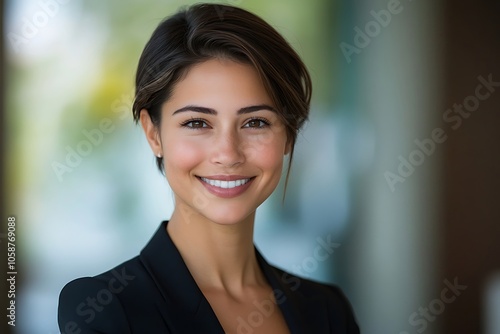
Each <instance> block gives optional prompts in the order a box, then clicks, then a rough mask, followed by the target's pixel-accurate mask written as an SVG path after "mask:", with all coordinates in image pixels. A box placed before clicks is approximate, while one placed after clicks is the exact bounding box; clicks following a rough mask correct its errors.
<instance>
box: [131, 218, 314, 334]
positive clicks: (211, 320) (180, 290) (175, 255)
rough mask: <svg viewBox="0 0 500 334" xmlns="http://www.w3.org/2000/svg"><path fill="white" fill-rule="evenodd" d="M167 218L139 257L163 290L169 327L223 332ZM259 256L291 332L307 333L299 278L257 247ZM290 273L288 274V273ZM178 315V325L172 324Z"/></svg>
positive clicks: (163, 310) (175, 329) (161, 308)
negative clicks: (169, 229) (171, 233)
mask: <svg viewBox="0 0 500 334" xmlns="http://www.w3.org/2000/svg"><path fill="white" fill-rule="evenodd" d="M167 223H168V221H164V222H162V223H161V225H160V227H159V228H158V230H157V231H156V233H155V234H154V235H153V237H152V238H151V240H150V241H149V243H148V244H147V245H146V246H145V247H144V249H143V250H142V251H141V254H140V259H141V261H142V263H143V264H144V266H145V268H146V270H147V271H148V273H149V275H150V276H151V277H152V279H153V280H154V282H155V284H156V286H157V288H158V290H159V291H160V293H161V295H162V297H163V302H164V303H162V305H158V308H159V310H160V312H161V313H162V316H163V318H164V320H165V323H166V324H167V327H169V328H170V329H171V331H172V332H174V333H224V330H223V328H222V326H221V324H220V323H219V321H218V319H217V316H216V315H215V313H214V311H213V310H212V308H211V306H210V304H209V302H208V301H207V299H206V298H205V296H204V295H203V293H202V292H201V290H200V288H199V287H198V285H197V284H196V282H195V280H194V278H193V277H192V276H191V273H190V272H189V270H188V268H187V267H186V264H185V263H184V260H183V259H182V257H181V254H180V253H179V251H178V250H177V248H176V247H175V245H174V243H173V241H172V239H171V238H170V236H169V235H168V233H167V230H166V227H167ZM255 252H256V255H257V259H258V261H259V264H260V266H261V269H262V270H263V272H264V275H265V276H266V278H267V280H268V282H269V284H270V285H271V287H272V288H273V291H275V293H280V294H282V295H283V297H284V298H280V301H281V302H278V305H279V307H280V310H281V311H282V313H283V316H284V318H285V321H286V323H287V325H288V327H289V329H290V332H291V333H305V332H306V331H305V326H304V322H303V319H302V314H301V311H300V309H301V306H302V307H303V306H304V305H305V304H306V303H307V301H306V300H305V299H304V297H303V296H301V295H300V294H298V293H296V291H295V289H294V288H296V285H294V284H291V283H295V284H297V283H298V284H300V280H299V279H298V278H296V277H294V278H295V280H296V281H294V278H292V276H290V275H288V274H286V273H284V272H282V271H280V270H278V269H276V268H274V267H272V266H271V265H269V264H268V263H267V261H266V260H265V259H264V258H263V257H262V255H261V254H260V253H259V251H258V250H257V249H256V250H255ZM286 275H288V276H286ZM172 319H175V320H174V321H173V322H175V326H174V325H172Z"/></svg>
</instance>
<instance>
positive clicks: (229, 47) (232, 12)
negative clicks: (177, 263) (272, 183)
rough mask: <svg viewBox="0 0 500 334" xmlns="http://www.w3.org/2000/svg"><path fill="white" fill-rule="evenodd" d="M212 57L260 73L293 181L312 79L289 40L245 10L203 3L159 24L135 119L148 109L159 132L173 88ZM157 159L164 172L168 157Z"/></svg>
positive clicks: (146, 56)
mask: <svg viewBox="0 0 500 334" xmlns="http://www.w3.org/2000/svg"><path fill="white" fill-rule="evenodd" d="M213 58H228V59H231V60H235V61H238V62H242V63H247V64H250V65H252V66H253V67H254V68H255V69H256V70H257V72H258V73H259V75H260V77H261V79H262V81H263V83H264V86H265V89H266V91H267V93H268V94H269V96H270V98H271V100H272V101H273V103H274V106H275V108H276V109H277V113H278V115H279V117H280V118H281V120H282V121H283V123H284V125H285V128H286V132H287V138H288V141H289V143H290V144H291V151H290V159H289V165H288V172H287V177H286V179H287V181H288V175H289V172H290V166H291V163H292V158H293V149H294V145H295V141H296V139H297V134H298V132H299V130H300V128H301V127H302V125H303V124H304V122H305V121H306V120H307V117H308V114H309V105H310V100H311V91H312V85H311V78H310V76H309V73H308V72H307V69H306V67H305V65H304V63H303V62H302V60H301V59H300V57H299V56H298V55H297V53H296V52H295V51H294V50H293V49H292V47H291V46H290V45H289V44H288V43H287V42H286V40H285V39H284V38H283V37H282V36H281V35H280V34H279V33H278V32H277V31H276V30H275V29H274V28H273V27H271V26H270V25H269V24H268V23H266V22H265V21H264V20H262V19H261V18H260V17H258V16H256V15H254V14H252V13H250V12H248V11H246V10H244V9H241V8H237V7H233V6H228V5H222V4H198V5H194V6H191V7H187V8H186V9H183V10H181V11H179V12H178V13H176V14H175V15H173V16H171V17H169V18H167V19H165V20H164V21H162V22H161V23H160V24H159V25H158V27H157V28H156V30H155V31H154V32H153V35H152V36H151V38H150V40H149V41H148V43H147V44H146V46H145V48H144V51H143V52H142V55H141V57H140V60H139V64H138V68H137V74H136V82H135V84H136V92H135V100H134V104H133V110H132V111H133V115H134V120H135V121H136V122H138V121H139V115H140V112H141V110H142V109H146V110H147V111H148V113H149V116H150V117H151V120H152V121H153V123H154V124H155V126H157V127H158V128H159V126H160V122H161V107H162V104H163V103H164V102H165V101H166V100H168V98H169V97H170V95H171V93H172V89H173V87H174V85H175V84H176V83H177V82H178V81H179V80H180V79H181V78H182V77H183V75H185V74H186V72H187V71H188V70H189V69H190V67H191V66H193V65H194V64H197V63H201V62H203V61H206V60H209V59H213ZM156 159H157V160H156V162H157V165H158V168H159V169H160V171H162V172H163V159H162V158H156ZM285 184H286V183H285Z"/></svg>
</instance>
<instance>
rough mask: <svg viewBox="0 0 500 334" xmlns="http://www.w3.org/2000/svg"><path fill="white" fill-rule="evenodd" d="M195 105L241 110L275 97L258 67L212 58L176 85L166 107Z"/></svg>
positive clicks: (196, 67)
mask: <svg viewBox="0 0 500 334" xmlns="http://www.w3.org/2000/svg"><path fill="white" fill-rule="evenodd" d="M183 104H184V105H185V104H196V105H203V106H205V107H210V108H213V109H216V110H218V109H222V110H224V109H231V108H234V109H239V108H242V107H245V106H247V105H255V104H268V105H272V100H271V98H270V97H269V95H268V94H267V91H266V89H265V87H264V84H263V82H262V80H261V78H260V76H259V73H258V72H257V70H255V68H254V67H253V66H251V65H249V64H244V63H239V62H235V61H233V60H228V59H210V60H207V61H204V62H202V63H199V64H196V65H193V66H192V67H191V68H190V69H189V70H188V71H187V73H186V74H185V75H184V76H183V77H182V79H181V80H180V81H179V82H178V83H177V84H176V85H175V86H174V88H173V90H172V94H171V97H170V99H169V100H167V103H166V107H167V108H169V109H170V108H176V107H177V108H181V107H183Z"/></svg>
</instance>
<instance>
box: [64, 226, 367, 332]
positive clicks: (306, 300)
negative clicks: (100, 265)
mask: <svg viewBox="0 0 500 334" xmlns="http://www.w3.org/2000/svg"><path fill="white" fill-rule="evenodd" d="M166 224H167V222H163V223H162V224H161V226H160V227H159V229H158V231H157V232H156V233H155V234H154V236H153V237H152V239H151V240H150V241H149V243H148V244H147V245H146V247H144V249H143V250H142V251H141V253H140V255H139V256H136V257H134V258H133V259H131V260H129V261H127V262H124V263H122V264H120V265H119V266H117V267H115V268H114V269H112V270H110V271H107V272H105V273H102V274H100V275H97V276H95V277H85V278H79V279H76V280H74V281H71V282H69V283H68V284H66V286H65V287H64V288H63V290H62V291H61V294H60V296H59V310H58V322H59V328H60V330H61V332H62V333H66V334H77V333H80V334H84V333H117V334H118V333H119V334H127V333H140V334H145V333H172V334H173V333H176V334H177V333H187V334H191V333H192V334H198V333H203V334H205V333H224V330H223V329H222V326H221V325H220V323H219V321H218V320H217V317H216V315H215V313H214V312H213V310H212V308H211V307H210V304H209V303H208V301H207V300H206V299H205V297H204V296H203V294H202V292H201V290H200V289H199V288H198V286H197V285H196V283H195V281H194V279H193V277H192V276H191V274H190V272H189V270H188V268H187V267H186V265H185V263H184V261H183V259H182V257H181V255H180V253H179V252H178V250H177V248H176V247H175V245H174V243H173V242H172V240H171V239H170V237H169V235H168V233H167V231H166ZM256 254H257V259H258V261H259V264H260V266H261V268H262V271H263V272H264V275H265V276H266V278H267V280H268V281H269V284H270V285H271V287H272V288H273V290H274V292H275V296H276V302H277V304H278V305H279V307H280V310H281V312H282V313H283V316H284V318H285V321H286V323H287V325H288V327H289V329H290V332H291V333H300V334H310V333H314V334H321V333H336V334H341V333H349V334H354V333H359V328H358V326H357V324H356V321H355V319H354V316H353V312H352V309H351V306H350V305H349V302H348V301H347V299H346V298H345V296H344V295H343V293H342V292H341V291H340V289H339V288H337V287H335V286H330V285H325V284H320V283H316V282H312V281H310V280H307V279H303V278H298V277H296V276H293V275H290V274H288V273H286V272H283V271H282V270H280V269H277V268H275V267H273V266H271V265H269V264H268V263H267V262H266V260H265V259H264V258H263V257H262V256H261V255H260V253H259V252H258V251H257V250H256ZM262 313H263V314H264V316H265V309H263V311H262ZM258 320H259V319H258V316H256V317H253V318H252V317H250V318H248V317H247V316H246V315H243V316H242V319H241V322H240V326H241V328H240V327H239V329H240V330H241V332H242V333H258V332H259V330H258V327H257V326H258V323H256V321H258ZM254 326H255V327H254Z"/></svg>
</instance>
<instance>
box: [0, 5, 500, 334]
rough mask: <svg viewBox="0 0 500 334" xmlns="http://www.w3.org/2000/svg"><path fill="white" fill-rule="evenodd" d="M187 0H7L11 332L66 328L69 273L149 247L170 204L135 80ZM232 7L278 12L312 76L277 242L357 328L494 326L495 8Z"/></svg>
mask: <svg viewBox="0 0 500 334" xmlns="http://www.w3.org/2000/svg"><path fill="white" fill-rule="evenodd" d="M191 3H194V1H193V2H192V1H175V0H164V1H154V0H147V1H131V0H120V1H119V0H107V1H97V0H87V1H82V0H40V1H39V0H17V1H3V2H2V11H3V13H2V23H3V24H2V28H1V29H3V31H2V32H3V34H2V35H3V38H4V39H3V44H2V52H1V54H2V67H1V71H2V72H1V80H2V81H1V88H2V89H1V101H2V116H1V131H0V132H1V152H2V154H1V155H0V156H1V159H2V164H1V168H2V170H1V172H2V190H3V191H2V198H1V199H2V200H1V205H2V207H1V212H2V218H1V219H2V223H1V230H0V247H1V249H2V257H1V259H0V264H1V266H2V268H6V262H7V256H6V246H7V242H6V238H5V237H6V233H7V232H6V231H7V226H6V225H7V217H8V216H12V215H14V216H15V217H16V221H17V240H16V244H17V270H18V276H17V282H16V283H17V291H16V292H17V293H16V306H17V308H16V311H17V313H16V326H15V327H11V326H7V321H6V320H5V319H6V317H5V316H2V319H3V320H2V322H1V324H0V331H1V332H2V333H23V334H24V333H29V334H38V333H40V334H42V333H43V334H49V333H59V330H58V328H57V298H58V293H59V291H60V290H61V288H62V287H63V286H64V284H65V283H67V282H68V281H70V280H72V279H74V278H77V277H81V276H92V275H97V274H99V273H101V272H103V271H105V270H108V269H110V268H111V267H113V266H115V265H117V264H118V263H121V262H123V261H125V260H127V259H129V258H131V257H133V256H135V255H137V254H138V253H139V252H140V250H141V249H142V247H143V246H144V245H145V244H146V243H147V241H148V240H149V238H150V237H151V236H152V234H153V233H154V231H155V230H156V228H157V227H158V225H159V224H160V222H161V220H164V219H168V218H169V216H170V214H171V212H172V208H173V203H172V194H171V191H170V189H169V188H168V184H167V183H166V181H165V180H164V178H163V177H162V176H161V175H160V174H159V172H157V170H156V167H155V164H154V157H153V155H152V154H151V152H150V149H149V147H148V146H147V143H146V140H145V138H144V136H143V134H142V132H141V129H140V128H139V127H138V126H135V125H134V124H133V122H132V117H131V115H132V114H131V104H132V99H133V79H134V73H135V68H136V65H137V62H138V58H139V56H140V53H141V52H142V48H143V47H144V45H145V43H146V41H147V40H148V39H149V36H150V35H151V33H152V31H153V30H154V28H155V27H156V26H157V24H158V23H159V22H160V21H161V20H162V19H163V18H164V17H165V16H167V15H170V14H172V13H174V12H175V11H176V10H177V9H179V8H180V7H181V6H184V5H187V4H191ZM223 3H227V4H233V5H237V6H241V7H243V8H246V9H249V10H251V11H253V12H254V13H256V14H258V15H260V16H261V17H263V18H264V19H266V20H267V21H268V22H270V23H271V24H272V25H273V26H274V27H276V29H277V30H278V31H280V32H281V33H282V34H283V35H284V36H285V37H286V38H287V39H288V40H289V42H290V43H291V44H292V46H293V47H294V48H295V49H296V50H297V51H298V53H299V54H300V55H301V56H302V57H303V59H304V60H305V62H306V64H307V66H308V68H309V70H310V72H311V75H312V78H313V80H314V98H313V105H312V111H311V118H310V122H309V123H308V124H307V125H306V127H305V129H304V131H303V132H302V134H301V135H300V139H299V142H298V144H297V147H296V156H295V158H294V159H295V160H294V165H293V168H292V172H291V177H290V181H289V187H288V190H287V195H286V200H285V203H284V205H282V204H281V198H282V186H280V189H278V191H276V192H275V194H274V195H273V196H272V197H271V198H270V199H269V200H268V201H267V202H266V203H265V204H264V205H263V206H262V207H261V208H260V211H258V216H257V223H256V224H257V225H256V226H257V228H256V235H255V240H256V244H257V246H258V248H259V249H260V250H261V252H262V253H263V254H264V255H265V257H266V258H267V259H268V260H269V261H270V262H271V263H273V264H276V265H277V266H280V267H282V268H284V269H286V270H288V271H290V272H293V273H297V274H299V275H302V276H305V277H309V278H312V279H316V280H320V281H323V282H331V283H335V284H338V285H340V286H341V287H342V289H343V290H344V291H345V293H346V295H347V296H348V298H349V299H350V301H351V302H352V305H353V308H354V311H355V313H356V316H357V320H358V322H359V325H360V327H361V330H362V333H368V334H413V333H429V334H431V333H454V334H457V333H458V334H460V333H464V334H475V333H485V334H499V333H500V256H499V254H500V194H499V189H500V178H499V176H498V175H499V173H500V151H499V149H498V145H499V144H500V131H498V127H499V126H500V62H499V61H498V60H499V59H500V40H499V33H500V21H499V20H498V17H499V16H500V3H499V2H498V1H495V0H476V1H472V0H465V1H452V0H440V1H437V0H433V1H431V0H418V1H412V0H401V1H397V0H376V1H368V0H359V1H350V0H314V1H299V0H287V1H285V0H273V1H265V0H227V1H225V2H223ZM222 15H223V13H222ZM325 245H329V246H325ZM318 247H324V248H325V247H329V248H328V249H329V250H330V252H329V256H328V257H327V258H326V259H325V258H319V257H317V252H315V250H316V249H317V248H318ZM325 249H326V248H325ZM1 275H2V276H0V278H1V281H2V285H1V286H2V297H1V302H2V305H1V309H2V310H5V309H6V307H7V302H8V301H7V298H6V295H7V285H6V283H5V282H6V277H5V275H6V270H3V269H2V273H1ZM2 314H3V313H2Z"/></svg>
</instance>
